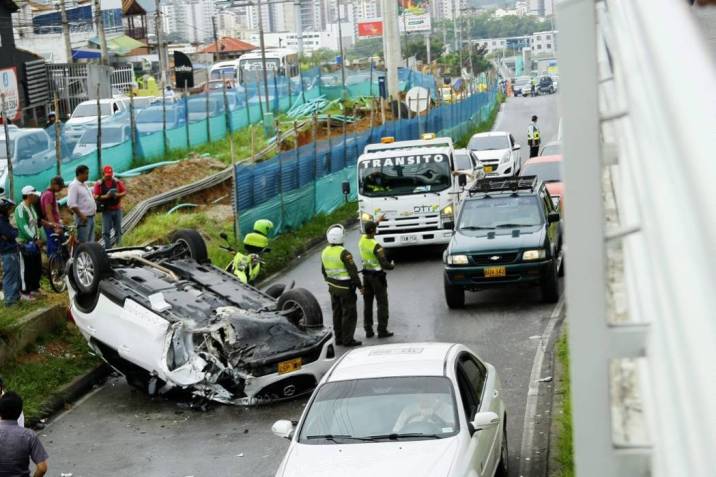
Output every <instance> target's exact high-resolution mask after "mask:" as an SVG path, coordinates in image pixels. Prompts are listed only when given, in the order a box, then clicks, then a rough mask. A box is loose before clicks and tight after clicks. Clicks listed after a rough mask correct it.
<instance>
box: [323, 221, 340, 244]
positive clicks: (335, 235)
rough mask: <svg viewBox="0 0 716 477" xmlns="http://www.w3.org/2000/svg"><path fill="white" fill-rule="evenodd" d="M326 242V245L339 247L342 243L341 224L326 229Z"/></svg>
mask: <svg viewBox="0 0 716 477" xmlns="http://www.w3.org/2000/svg"><path fill="white" fill-rule="evenodd" d="M326 240H328V243H330V244H331V245H341V244H342V243H343V226H342V225H341V224H334V225H331V226H330V227H328V232H326Z"/></svg>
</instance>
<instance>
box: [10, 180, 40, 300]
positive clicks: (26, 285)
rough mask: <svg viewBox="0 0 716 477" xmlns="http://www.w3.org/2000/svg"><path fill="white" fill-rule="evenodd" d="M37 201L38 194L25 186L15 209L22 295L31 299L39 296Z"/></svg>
mask: <svg viewBox="0 0 716 477" xmlns="http://www.w3.org/2000/svg"><path fill="white" fill-rule="evenodd" d="M39 200H40V193H39V192H37V190H36V189H35V188H34V187H32V186H31V185H26V186H25V187H23V188H22V202H20V204H19V205H18V206H17V207H16V208H15V225H17V232H18V233H17V243H18V244H20V259H21V262H20V275H21V279H22V293H23V294H25V295H26V296H27V295H29V296H32V297H36V296H39V295H40V278H41V277H42V252H41V250H42V240H41V238H40V219H39V217H38V216H37V212H36V210H35V204H36V203H37V202H38V201H39Z"/></svg>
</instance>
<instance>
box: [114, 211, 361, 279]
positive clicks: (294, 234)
mask: <svg viewBox="0 0 716 477" xmlns="http://www.w3.org/2000/svg"><path fill="white" fill-rule="evenodd" d="M357 214H358V209H357V204H356V203H355V202H351V203H348V204H346V205H344V206H342V207H340V208H338V209H336V210H335V211H333V212H332V213H330V214H319V215H317V216H315V217H314V218H313V219H311V220H310V221H309V222H307V223H305V224H304V225H303V226H301V227H300V228H298V229H296V230H292V231H287V232H284V233H283V234H281V235H279V236H277V237H275V238H273V239H271V251H270V252H269V253H268V254H266V255H265V256H264V259H265V260H266V264H265V265H264V266H263V267H262V278H263V277H266V276H268V275H270V274H272V273H275V272H277V271H279V270H281V269H282V268H284V267H286V266H287V265H288V264H289V262H291V260H293V259H294V258H295V257H296V256H298V255H299V254H301V253H303V252H305V251H306V249H307V247H308V245H309V244H310V243H311V242H312V241H313V240H315V239H317V238H319V237H323V235H324V234H325V232H326V229H327V228H328V226H329V225H331V224H335V223H341V222H345V221H347V220H349V219H351V218H354V217H357ZM182 228H183V229H194V230H197V231H199V232H201V234H202V235H203V236H204V239H205V240H206V245H207V248H208V251H209V258H210V259H211V262H212V263H213V264H215V265H216V266H218V267H222V268H223V267H224V266H225V265H226V264H228V263H229V261H230V260H231V259H232V258H233V255H232V254H230V253H229V252H227V251H225V250H222V249H220V248H219V245H222V244H223V243H224V240H223V239H221V238H220V236H219V234H221V232H224V233H226V234H227V235H228V236H229V237H232V236H233V225H232V222H231V220H226V218H225V217H221V216H218V215H215V214H211V213H208V212H207V211H201V212H190V213H181V212H176V213H174V214H172V215H166V214H165V213H157V214H153V215H149V216H147V217H146V218H145V219H144V220H143V221H142V223H141V224H140V225H139V226H138V227H137V228H135V229H134V230H132V231H131V232H130V233H128V234H127V235H126V236H125V237H124V239H123V243H124V244H125V245H141V244H146V243H152V242H155V241H161V240H166V237H167V235H168V233H169V232H170V231H172V230H175V229H182Z"/></svg>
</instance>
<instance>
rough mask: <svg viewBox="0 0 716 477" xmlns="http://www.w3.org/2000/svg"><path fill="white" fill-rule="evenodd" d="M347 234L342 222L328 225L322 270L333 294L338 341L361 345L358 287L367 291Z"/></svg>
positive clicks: (332, 306)
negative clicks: (345, 241) (357, 334)
mask: <svg viewBox="0 0 716 477" xmlns="http://www.w3.org/2000/svg"><path fill="white" fill-rule="evenodd" d="M343 235H344V230H343V226H342V225H331V226H330V227H328V231H327V232H326V239H327V240H328V246H327V247H326V248H325V249H323V253H321V273H323V278H324V280H326V283H327V284H328V293H329V294H330V296H331V308H332V310H333V333H334V334H335V336H336V344H338V345H343V346H348V347H351V346H360V345H361V344H362V343H361V342H360V341H357V340H356V339H355V338H354V337H353V333H355V330H356V323H357V321H358V311H357V309H356V301H357V297H356V288H357V289H358V290H360V292H361V294H363V284H362V283H361V281H360V275H358V268H357V267H356V264H355V262H354V261H353V255H351V253H350V252H349V251H348V250H346V249H345V247H343Z"/></svg>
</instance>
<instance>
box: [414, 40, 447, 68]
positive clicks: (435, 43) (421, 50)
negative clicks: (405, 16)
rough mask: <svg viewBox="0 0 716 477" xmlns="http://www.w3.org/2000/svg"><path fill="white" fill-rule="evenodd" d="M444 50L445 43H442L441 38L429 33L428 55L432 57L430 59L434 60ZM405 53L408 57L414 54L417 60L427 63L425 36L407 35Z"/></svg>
mask: <svg viewBox="0 0 716 477" xmlns="http://www.w3.org/2000/svg"><path fill="white" fill-rule="evenodd" d="M444 50H445V44H444V43H443V39H442V38H441V37H440V36H438V35H435V34H433V35H430V56H431V57H432V58H431V60H435V59H436V58H438V57H439V56H441V55H442V54H443V51H444ZM405 54H406V55H407V56H408V58H410V57H411V56H414V57H415V58H417V59H418V60H419V61H422V62H423V63H427V61H428V51H427V49H426V48H425V37H424V36H422V35H421V36H417V35H408V41H407V45H406V52H405Z"/></svg>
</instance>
